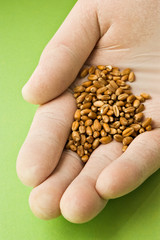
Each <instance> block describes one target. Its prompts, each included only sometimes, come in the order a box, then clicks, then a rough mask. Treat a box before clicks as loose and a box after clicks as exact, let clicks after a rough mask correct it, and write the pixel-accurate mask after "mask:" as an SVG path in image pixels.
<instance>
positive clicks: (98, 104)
mask: <svg viewBox="0 0 160 240" xmlns="http://www.w3.org/2000/svg"><path fill="white" fill-rule="evenodd" d="M103 104H104V102H102V101H96V102H94V103H93V105H94V106H95V107H102V106H103Z"/></svg>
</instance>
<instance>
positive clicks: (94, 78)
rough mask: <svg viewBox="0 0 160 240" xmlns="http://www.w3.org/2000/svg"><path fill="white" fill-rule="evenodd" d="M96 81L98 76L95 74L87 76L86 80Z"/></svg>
mask: <svg viewBox="0 0 160 240" xmlns="http://www.w3.org/2000/svg"><path fill="white" fill-rule="evenodd" d="M97 79H98V76H97V75H96V74H90V75H89V76H88V80H91V81H94V80H97Z"/></svg>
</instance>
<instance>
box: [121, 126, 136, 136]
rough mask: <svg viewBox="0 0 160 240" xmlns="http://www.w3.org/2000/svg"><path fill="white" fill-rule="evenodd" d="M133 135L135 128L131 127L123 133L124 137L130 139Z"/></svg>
mask: <svg viewBox="0 0 160 240" xmlns="http://www.w3.org/2000/svg"><path fill="white" fill-rule="evenodd" d="M132 133H134V128H132V127H129V128H126V129H125V130H124V131H123V132H122V135H123V136H124V137H129V136H130V135H132Z"/></svg>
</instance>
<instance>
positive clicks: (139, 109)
mask: <svg viewBox="0 0 160 240" xmlns="http://www.w3.org/2000/svg"><path fill="white" fill-rule="evenodd" d="M143 110H144V104H143V103H142V104H140V105H139V107H138V108H137V109H136V113H140V112H143Z"/></svg>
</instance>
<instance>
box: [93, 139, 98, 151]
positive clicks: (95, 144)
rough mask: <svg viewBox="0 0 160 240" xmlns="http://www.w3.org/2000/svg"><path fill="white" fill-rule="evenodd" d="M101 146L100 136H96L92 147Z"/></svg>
mask: <svg viewBox="0 0 160 240" xmlns="http://www.w3.org/2000/svg"><path fill="white" fill-rule="evenodd" d="M98 146H99V138H96V139H95V140H94V142H93V143H92V148H93V149H96V148H97V147H98Z"/></svg>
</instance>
